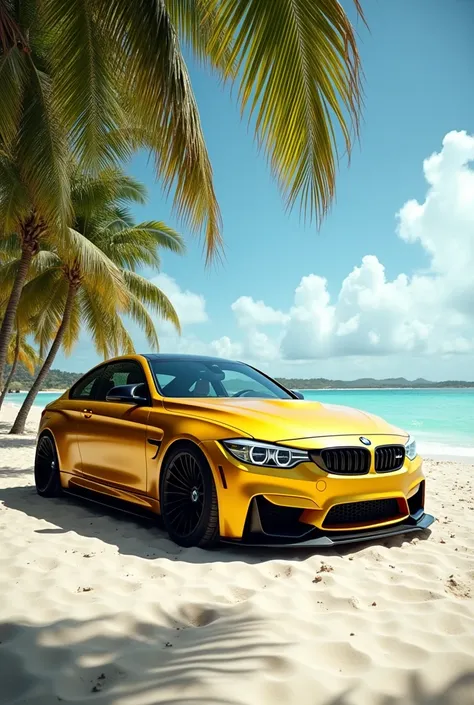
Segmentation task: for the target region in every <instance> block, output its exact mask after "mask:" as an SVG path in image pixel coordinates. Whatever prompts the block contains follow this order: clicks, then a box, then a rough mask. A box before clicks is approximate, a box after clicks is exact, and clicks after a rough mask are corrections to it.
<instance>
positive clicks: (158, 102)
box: [0, 0, 363, 383]
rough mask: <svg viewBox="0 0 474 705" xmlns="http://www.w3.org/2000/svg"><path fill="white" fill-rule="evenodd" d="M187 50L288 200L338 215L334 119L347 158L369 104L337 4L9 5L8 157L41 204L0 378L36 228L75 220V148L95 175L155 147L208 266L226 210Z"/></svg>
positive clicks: (0, 10)
mask: <svg viewBox="0 0 474 705" xmlns="http://www.w3.org/2000/svg"><path fill="white" fill-rule="evenodd" d="M354 4H355V8H356V14H358V15H359V16H360V17H362V18H363V14H362V9H361V5H360V2H359V0H354ZM180 43H183V44H184V45H186V46H187V47H189V48H190V49H191V51H192V52H193V53H194V55H195V56H196V57H197V58H198V59H199V60H200V61H203V62H204V63H206V64H207V65H210V66H212V68H213V69H214V70H215V71H216V72H217V74H218V75H219V76H220V77H222V78H223V79H224V80H226V81H230V82H232V83H237V84H238V87H239V90H238V97H239V102H240V107H241V111H242V113H245V112H247V115H248V116H249V118H251V119H252V121H253V124H254V128H255V135H256V138H257V141H258V144H259V145H261V146H263V148H264V151H265V153H266V155H267V157H268V160H269V162H270V165H271V169H272V172H273V174H274V175H275V177H276V179H277V181H278V184H279V187H280V189H281V191H282V194H283V196H284V198H285V200H286V203H287V206H288V207H290V208H291V207H293V206H294V205H295V203H297V202H299V204H300V208H301V211H302V212H303V214H304V215H309V216H310V217H312V216H313V215H315V216H316V218H317V219H318V220H319V219H320V218H321V217H322V216H323V215H324V214H325V213H326V211H327V210H328V208H329V206H330V204H331V202H332V199H333V196H334V189H335V175H336V166H337V135H336V132H335V129H334V126H333V122H335V123H336V124H337V125H339V127H340V130H341V134H342V141H343V143H344V144H345V148H346V149H347V151H348V152H349V151H350V147H351V143H352V139H353V134H352V133H351V125H352V126H353V127H354V128H355V133H357V129H358V121H359V115H360V105H361V70H360V61H359V54H358V50H357V45H356V38H355V31H354V28H353V27H352V25H351V23H350V21H349V19H348V17H347V15H346V14H345V12H344V10H343V8H342V6H341V5H340V3H339V2H338V0H272V2H264V1H263V0H135V1H134V2H130V0H95V1H94V2H93V3H86V2H81V1H80V0H21V1H20V2H18V0H0V81H1V84H2V108H1V110H0V155H2V154H3V153H4V152H5V153H6V154H7V156H11V154H14V155H15V159H16V161H17V163H18V165H19V170H20V173H21V177H22V179H23V180H24V181H26V182H27V183H28V188H29V192H30V195H31V199H32V200H31V205H30V207H29V211H28V215H27V216H26V217H24V218H23V219H22V220H21V222H19V223H18V225H17V227H16V228H15V230H16V231H17V232H18V233H19V235H20V237H21V238H22V241H23V242H24V255H23V260H22V264H21V267H20V269H19V273H18V279H17V282H16V284H15V287H14V288H13V290H12V293H11V301H10V302H9V305H8V308H7V312H6V313H5V316H4V319H3V323H2V328H1V330H0V383H1V377H2V374H3V367H4V361H5V356H6V350H7V345H8V340H9V339H10V335H11V331H12V328H13V322H14V317H15V311H16V307H17V305H18V300H19V296H20V292H21V288H22V281H23V283H24V281H25V277H26V275H25V274H24V272H25V271H27V269H28V263H29V261H31V257H32V256H33V255H34V253H35V252H36V251H37V242H38V237H39V235H38V233H39V232H40V233H41V232H42V230H43V229H44V228H45V227H53V226H54V227H55V228H59V230H60V231H61V229H64V227H65V223H67V218H68V214H69V213H70V194H69V191H68V179H67V163H68V158H67V152H68V146H69V145H72V149H73V154H74V156H75V158H76V159H77V160H79V162H80V163H81V164H82V165H83V166H86V167H94V168H97V167H103V166H104V165H105V164H107V163H110V162H111V161H112V162H113V161H114V160H117V159H123V158H124V157H126V156H128V155H129V154H130V153H131V150H133V149H135V148H137V147H146V148H148V149H151V150H152V152H153V154H154V156H155V164H156V171H157V175H158V177H159V178H160V179H161V181H162V183H163V185H164V187H165V189H166V190H171V189H173V190H174V205H175V208H176V210H177V213H178V215H179V216H181V217H182V219H183V221H184V223H185V224H186V225H188V226H189V227H190V228H191V229H193V230H194V231H199V232H203V233H204V236H205V244H206V251H207V258H208V259H209V258H210V257H211V256H212V255H213V254H214V253H215V252H216V251H217V250H218V248H219V246H220V243H221V235H220V230H221V221H220V213H219V207H218V204H217V200H216V195H215V191H214V185H213V178H212V169H211V164H210V160H209V157H208V154H207V150H206V146H205V141H204V137H203V133H202V129H201V124H200V119H199V112H198V109H197V105H196V101H195V98H194V95H193V91H192V87H191V82H190V79H189V75H188V71H187V68H186V64H185V61H184V59H183V55H182V53H181V46H180ZM0 190H1V184H0ZM67 224H68V223H67ZM5 232H9V231H8V230H6V231H5ZM22 277H23V279H22Z"/></svg>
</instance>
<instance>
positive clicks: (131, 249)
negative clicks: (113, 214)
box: [93, 221, 185, 270]
mask: <svg viewBox="0 0 474 705" xmlns="http://www.w3.org/2000/svg"><path fill="white" fill-rule="evenodd" d="M93 240H94V242H95V243H96V244H97V245H98V247H100V249H101V250H102V251H103V252H105V253H106V254H107V256H108V257H110V259H111V260H112V261H113V262H115V263H116V264H117V265H118V266H119V267H128V268H130V269H132V270H135V268H136V267H137V266H151V267H154V268H155V269H159V267H160V257H159V255H158V252H159V249H160V248H162V249H167V250H170V251H171V252H175V253H177V254H181V253H183V252H184V250H185V244H184V240H183V238H182V236H181V235H180V234H179V233H177V232H176V231H175V230H173V229H172V228H170V227H168V226H167V225H165V223H163V222H160V221H147V222H144V223H139V224H138V225H135V226H132V227H129V228H123V229H121V230H118V231H117V232H114V231H113V229H112V232H111V228H110V224H109V223H107V224H106V225H104V226H103V227H102V228H101V229H100V230H98V232H97V233H96V234H95V236H94V238H93Z"/></svg>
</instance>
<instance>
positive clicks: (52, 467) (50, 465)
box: [35, 433, 62, 497]
mask: <svg viewBox="0 0 474 705" xmlns="http://www.w3.org/2000/svg"><path fill="white" fill-rule="evenodd" d="M35 485H36V491H37V493H38V494H39V495H40V496H41V497H59V496H60V495H61V494H62V488H61V480H60V474H59V459H58V454H57V451H56V445H55V443H54V440H53V438H52V436H50V434H49V433H44V434H43V435H42V436H41V437H40V438H39V439H38V443H37V444H36V454H35Z"/></svg>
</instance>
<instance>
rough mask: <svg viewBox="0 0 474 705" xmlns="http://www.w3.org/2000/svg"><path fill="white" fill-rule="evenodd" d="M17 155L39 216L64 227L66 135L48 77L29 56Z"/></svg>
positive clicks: (66, 212) (66, 206)
mask: <svg viewBox="0 0 474 705" xmlns="http://www.w3.org/2000/svg"><path fill="white" fill-rule="evenodd" d="M16 158H17V162H18V165H19V170H20V173H21V177H22V179H23V181H24V182H25V184H27V185H28V190H29V194H30V198H31V202H32V205H33V207H34V208H35V210H36V211H37V213H38V215H39V217H41V218H43V219H44V220H45V221H46V222H47V223H48V225H49V227H50V228H53V227H54V228H59V229H61V228H64V226H65V224H66V223H67V222H68V220H69V218H70V215H71V204H70V194H69V157H68V152H67V144H66V136H65V132H64V130H63V128H62V125H61V123H60V121H59V119H58V115H57V112H56V110H55V108H54V106H53V101H52V92H51V80H50V78H49V77H48V76H47V75H46V74H45V73H43V72H41V71H39V70H38V69H37V68H36V66H35V65H34V63H33V60H32V59H31V57H30V64H29V74H28V80H27V83H26V86H25V91H24V95H23V105H22V116H21V121H20V129H19V136H18V142H17V151H16Z"/></svg>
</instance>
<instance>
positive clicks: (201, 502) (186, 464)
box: [160, 444, 220, 549]
mask: <svg viewBox="0 0 474 705" xmlns="http://www.w3.org/2000/svg"><path fill="white" fill-rule="evenodd" d="M160 505H161V517H162V519H163V524H164V526H165V528H166V530H167V532H168V534H169V537H170V538H171V539H172V541H174V542H175V543H177V544H178V545H180V546H185V547H187V548H188V547H191V546H198V547H200V548H207V549H209V548H213V547H214V546H216V545H217V544H218V542H219V538H220V536H219V508H218V502H217V492H216V486H215V483H214V478H213V475H212V470H211V468H210V467H209V463H208V462H207V460H206V459H205V457H204V456H203V454H202V453H201V452H200V451H199V449H198V448H196V447H195V446H193V445H191V444H186V445H179V446H177V447H176V448H174V449H172V451H171V452H170V453H169V455H168V456H167V457H166V458H165V461H164V464H163V468H162V471H161V478H160Z"/></svg>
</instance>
